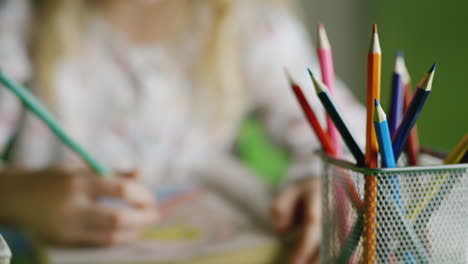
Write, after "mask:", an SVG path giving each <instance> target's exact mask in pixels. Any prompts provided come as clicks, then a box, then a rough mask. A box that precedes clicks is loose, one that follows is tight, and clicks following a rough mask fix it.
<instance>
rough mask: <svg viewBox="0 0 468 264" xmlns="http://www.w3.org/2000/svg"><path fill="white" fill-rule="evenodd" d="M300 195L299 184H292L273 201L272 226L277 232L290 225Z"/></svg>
mask: <svg viewBox="0 0 468 264" xmlns="http://www.w3.org/2000/svg"><path fill="white" fill-rule="evenodd" d="M300 197H301V188H300V186H298V185H292V186H289V187H288V188H286V190H285V191H283V193H282V194H281V195H280V196H279V197H278V199H277V200H276V201H275V203H274V205H273V208H272V213H273V221H274V226H275V229H276V230H277V231H278V232H284V231H285V230H287V229H288V228H289V227H290V226H291V224H292V221H293V217H294V214H295V209H296V207H297V206H296V205H297V204H298V202H299V200H300Z"/></svg>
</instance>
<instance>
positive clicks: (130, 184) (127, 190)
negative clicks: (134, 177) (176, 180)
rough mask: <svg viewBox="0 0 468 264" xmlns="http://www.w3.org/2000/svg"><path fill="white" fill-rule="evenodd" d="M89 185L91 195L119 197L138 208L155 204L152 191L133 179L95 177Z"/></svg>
mask: <svg viewBox="0 0 468 264" xmlns="http://www.w3.org/2000/svg"><path fill="white" fill-rule="evenodd" d="M90 185H91V186H90V189H91V191H90V194H91V195H92V196H93V197H106V196H107V197H114V198H119V199H122V200H123V201H125V202H128V203H129V204H130V205H132V206H135V207H139V208H144V207H155V206H156V201H155V197H154V195H153V193H151V192H150V191H149V190H148V189H147V188H145V187H144V186H142V185H140V184H138V183H136V182H134V181H129V180H126V179H122V178H112V179H109V178H96V179H93V180H92V182H90Z"/></svg>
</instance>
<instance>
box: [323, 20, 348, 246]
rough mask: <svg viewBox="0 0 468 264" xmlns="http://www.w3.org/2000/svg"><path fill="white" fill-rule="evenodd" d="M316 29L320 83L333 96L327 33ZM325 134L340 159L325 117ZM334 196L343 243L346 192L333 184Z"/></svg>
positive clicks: (334, 134) (336, 136)
mask: <svg viewBox="0 0 468 264" xmlns="http://www.w3.org/2000/svg"><path fill="white" fill-rule="evenodd" d="M317 27H318V36H317V39H318V43H317V55H318V57H319V62H320V70H321V72H322V81H323V83H324V84H325V85H326V86H327V87H328V90H329V92H330V95H331V96H333V95H334V94H335V69H334V66H333V55H332V48H331V45H330V41H329V40H328V36H327V32H326V30H325V27H324V25H323V24H322V23H318V24H317ZM327 132H328V135H329V136H330V141H331V143H332V144H333V146H334V149H335V157H336V158H340V157H341V155H342V148H341V142H340V135H339V132H338V129H337V128H336V127H335V125H334V124H333V121H332V120H331V118H330V117H329V116H328V115H327ZM334 186H335V192H336V193H335V194H336V196H337V197H338V202H337V206H338V208H337V209H338V210H337V211H338V212H337V213H338V219H340V220H341V223H340V226H341V230H340V232H339V234H338V235H339V239H340V241H341V242H342V243H343V242H344V241H345V239H346V237H347V236H348V234H349V230H350V226H349V223H348V208H347V207H346V200H347V199H346V192H345V190H344V189H343V187H341V185H340V184H339V183H338V182H336V181H335V182H334Z"/></svg>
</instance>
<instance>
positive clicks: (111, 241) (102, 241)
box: [74, 230, 140, 246]
mask: <svg viewBox="0 0 468 264" xmlns="http://www.w3.org/2000/svg"><path fill="white" fill-rule="evenodd" d="M139 235H140V230H120V231H95V230H84V231H83V232H81V233H80V234H79V235H78V236H77V237H76V242H75V243H74V244H83V245H90V246H110V245H115V244H121V243H126V242H131V241H135V240H137V239H138V237H139Z"/></svg>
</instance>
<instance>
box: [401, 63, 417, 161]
mask: <svg viewBox="0 0 468 264" xmlns="http://www.w3.org/2000/svg"><path fill="white" fill-rule="evenodd" d="M403 66H404V73H403V76H402V81H403V86H404V89H405V98H404V111H406V109H407V108H408V107H409V104H410V103H411V98H412V97H413V89H412V88H411V76H410V74H409V72H408V69H407V68H406V63H404V61H403ZM419 152H420V144H419V137H418V128H417V126H416V125H414V127H413V129H412V130H411V133H410V135H409V137H408V143H406V154H407V155H408V165H410V166H417V165H418V164H419Z"/></svg>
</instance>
